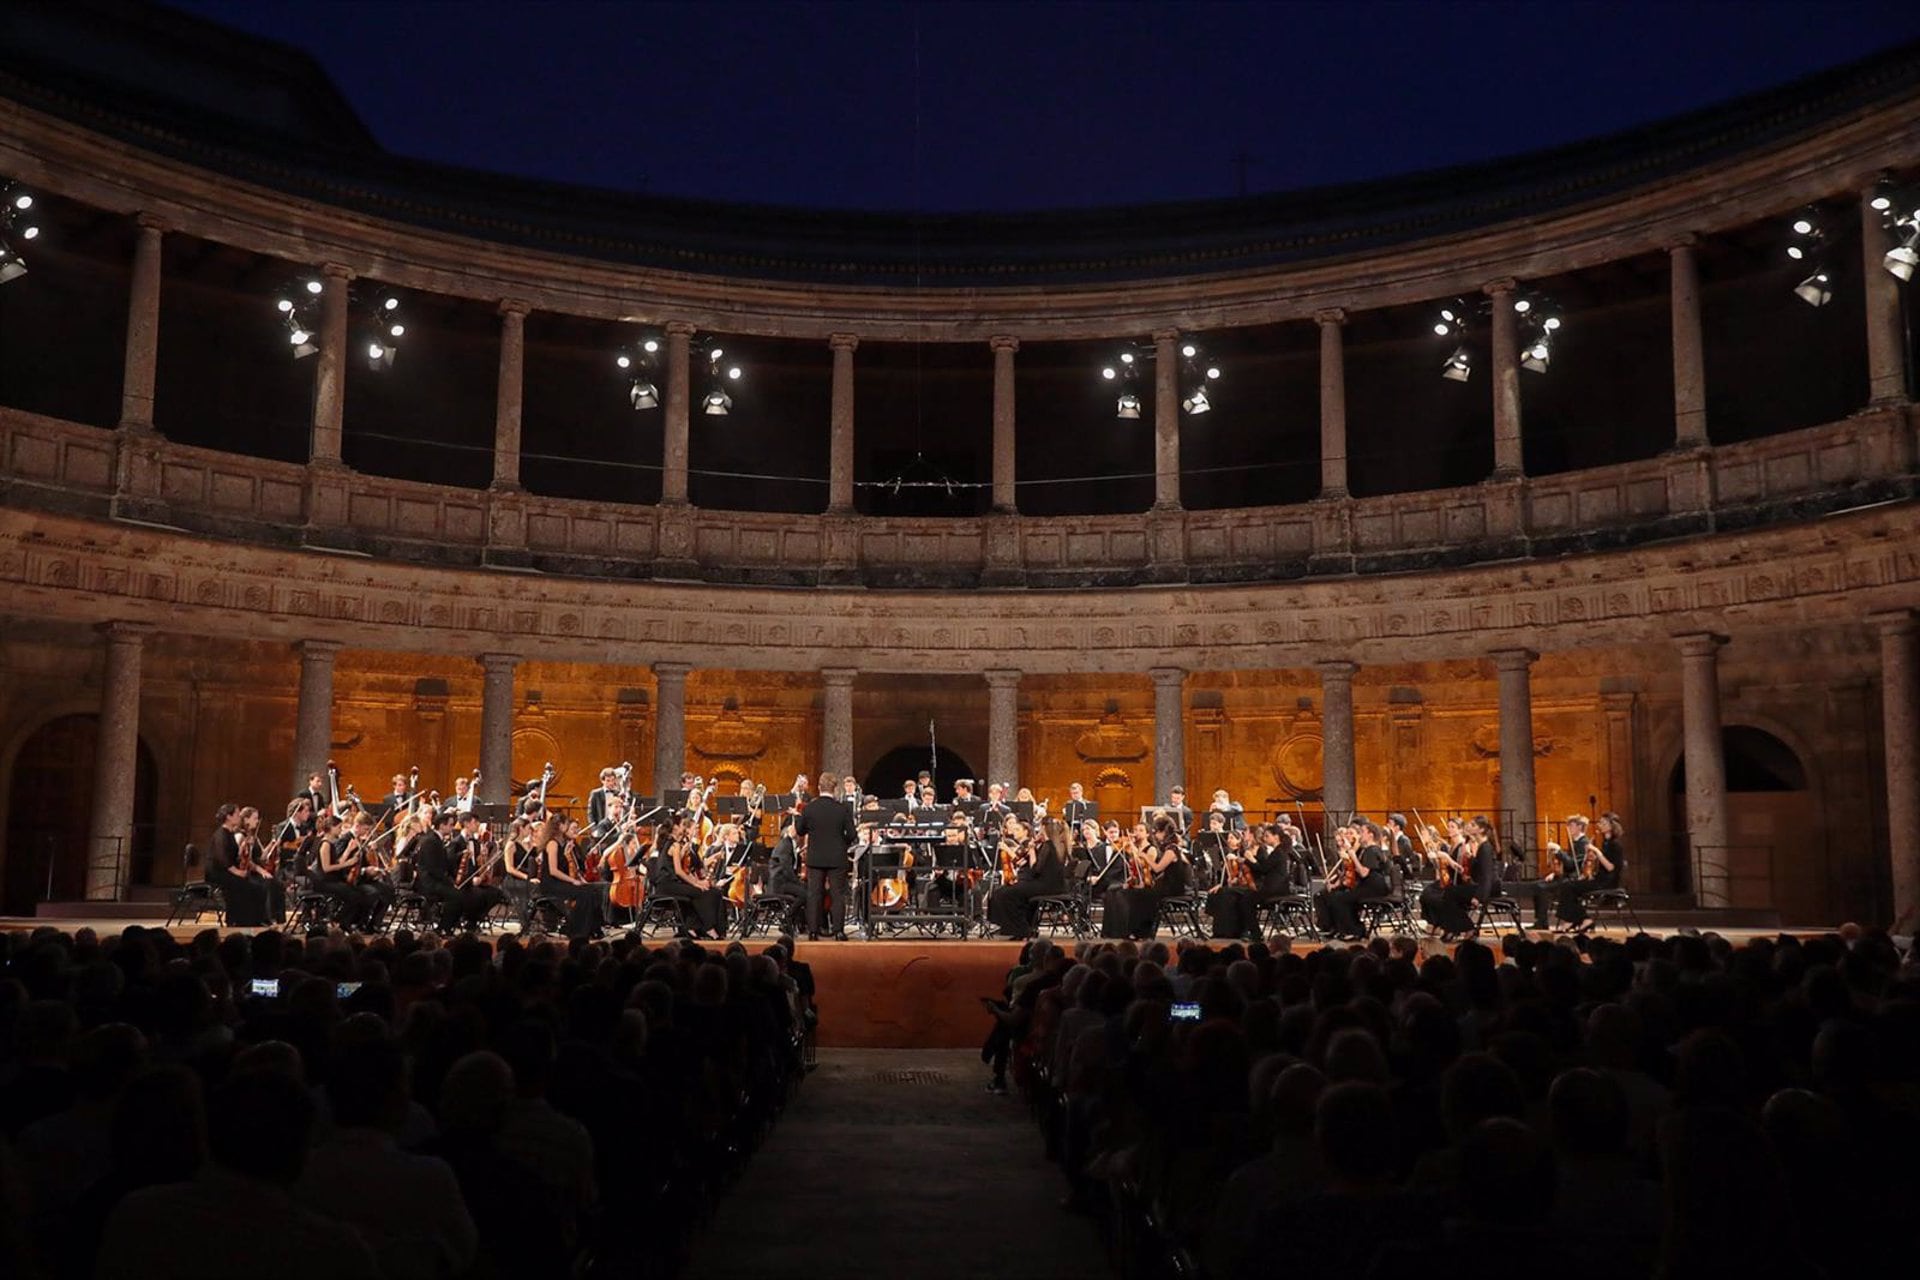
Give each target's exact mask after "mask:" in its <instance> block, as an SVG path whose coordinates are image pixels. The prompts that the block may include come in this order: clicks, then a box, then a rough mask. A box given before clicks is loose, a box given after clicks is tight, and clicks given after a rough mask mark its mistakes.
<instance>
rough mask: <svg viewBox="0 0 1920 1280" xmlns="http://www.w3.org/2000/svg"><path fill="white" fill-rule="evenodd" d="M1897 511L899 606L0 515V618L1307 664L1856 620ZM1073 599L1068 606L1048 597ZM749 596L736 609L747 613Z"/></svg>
mask: <svg viewBox="0 0 1920 1280" xmlns="http://www.w3.org/2000/svg"><path fill="white" fill-rule="evenodd" d="M1912 520H1913V510H1912V508H1911V506H1908V505H1902V506H1895V507H1883V508H1877V509H1872V510H1866V511H1860V512H1856V513H1853V514H1849V515H1842V516H1834V517H1830V518H1828V519H1825V520H1821V521H1817V522H1812V523H1808V524H1804V525H1799V526H1795V527H1791V528H1783V529H1774V530H1769V531H1765V532H1760V533H1752V534H1723V535H1718V536H1714V537H1707V538H1698V539H1689V540H1682V541H1675V542H1671V543H1663V544H1659V545H1657V546H1652V547H1646V548H1641V549H1637V550H1633V551H1627V552H1611V553H1597V554H1589V555H1583V556H1570V557H1566V558H1564V559H1560V560H1556V561H1552V562H1547V563H1531V564H1523V565H1499V566H1490V567H1485V568H1476V569H1465V570H1458V571H1452V572H1434V573H1428V574H1423V575H1420V576H1418V577H1413V578H1408V577H1403V576H1380V577H1375V578H1364V579H1342V580H1334V581H1325V582H1306V583H1289V584H1274V585H1268V586H1255V587H1246V586H1221V587H1208V588H1140V589H1136V590H1132V591H1128V592H1124V593H1117V594H1103V593H1085V592H1083V593H1076V594H1074V595H1072V596H1071V597H1063V596H1062V595H1061V594H1060V593H1055V592H1042V591H1014V592H994V591H979V592H972V593H966V592H955V593H945V594H931V593H922V594H905V593H896V592H882V591H869V590H831V589H814V590H807V591H782V590H777V589H754V588H747V589H746V590H747V591H748V592H749V593H750V594H749V596H748V597H743V596H742V594H741V592H742V588H740V587H737V586H735V587H708V586H698V585H691V586H688V585H670V584H633V583H614V582H604V581H592V580H564V579H554V578H549V577H545V576H540V575H533V576H528V575H520V574H501V573H493V572H489V571H487V570H448V569H444V568H438V567H428V566H412V565H400V564H392V563H381V562H376V561H367V560H360V559H353V558H342V557H337V556H329V555H324V554H317V553H313V552H303V551H289V550H280V549H274V548H266V547H249V546H236V545H231V544H225V543H217V542H211V541H208V540H205V539H201V538H197V537H193V536H189V535H184V534H179V533H172V532H168V531H166V530H161V529H154V528H148V527H141V526H129V525H116V524H108V523H104V522H99V521H93V520H88V519H84V518H79V517H68V516H56V515H42V514H36V513H29V512H24V511H17V510H0V588H4V590H5V592H6V598H7V605H6V608H7V609H8V610H9V611H11V612H16V613H30V614H32V615H33V616H35V617H40V618H45V619H50V620H60V621H67V622H72V623H76V624H97V623H101V622H107V621H123V622H132V623H141V624H146V625H150V626H152V627H155V628H157V629H161V630H165V631H169V632H176V633H189V634H199V635H208V636H218V637H223V638H229V639H232V638H247V639H255V640H279V641H285V642H289V643H291V642H294V641H298V640H305V639H323V640H332V641H336V642H338V643H340V644H342V645H345V646H347V647H351V648H361V649H391V650H403V651H412V652H431V653H468V654H472V655H480V654H483V653H512V654H516V655H518V656H520V657H522V658H525V659H536V660H538V659H548V660H555V661H571V660H578V661H604V662H621V663H636V662H642V661H651V662H653V663H654V664H655V669H656V671H659V672H661V673H662V674H670V673H671V672H673V671H674V670H676V669H678V668H679V667H680V666H681V665H683V664H684V665H686V666H690V667H701V668H713V667H725V668H744V669H772V670H815V669H818V668H821V667H857V668H858V669H860V670H861V671H863V672H915V673H924V672H928V671H954V672H960V671H977V670H981V669H983V668H991V669H1006V668H1011V669H1017V670H1020V671H1024V672H1031V673H1036V674H1038V673H1052V672H1076V671H1087V672H1121V671H1125V672H1140V671H1144V670H1148V669H1150V668H1154V667H1181V668H1185V669H1187V670H1235V669H1271V668H1280V667H1305V666H1308V665H1311V664H1313V663H1315V662H1316V661H1320V660H1323V659H1325V658H1326V657H1327V655H1328V654H1329V653H1338V654H1340V655H1342V656H1341V658H1340V661H1342V662H1345V661H1353V662H1363V663H1377V662H1394V661H1408V660H1438V659H1449V658H1481V657H1485V656H1486V655H1488V654H1490V653H1492V652H1494V651H1496V650H1500V649H1512V648H1522V647H1524V648H1530V649H1534V650H1539V651H1551V650H1556V649H1572V648H1586V647H1606V646H1615V645H1622V644H1647V643H1658V644H1662V645H1667V644H1671V643H1673V637H1676V636H1683V635H1690V634H1700V633H1708V634H1731V635H1734V636H1736V638H1737V637H1738V636H1739V635H1741V634H1752V633H1755V632H1764V631H1766V630H1768V629H1770V628H1781V629H1792V628H1801V627H1808V626H1814V627H1818V626H1822V625H1849V626H1853V625H1865V621H1866V619H1867V617H1868V616H1869V615H1870V614H1875V613H1886V612H1891V611H1896V610H1906V609H1912V608H1915V607H1916V606H1920V549H1916V547H1915V545H1914V544H1913V542H1912V539H1911V537H1910V534H1911V531H1912ZM1063 598H1070V599H1071V601H1072V608H1071V609H1063V608H1062V600H1063ZM743 600H745V601H748V602H750V604H751V608H750V609H744V608H743V607H742V605H743Z"/></svg>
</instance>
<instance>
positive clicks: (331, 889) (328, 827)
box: [312, 812, 381, 929]
mask: <svg viewBox="0 0 1920 1280" xmlns="http://www.w3.org/2000/svg"><path fill="white" fill-rule="evenodd" d="M372 839H373V819H372V818H371V817H370V816H368V815H367V814H366V813H365V812H360V813H356V814H354V815H353V818H352V819H351V820H350V821H346V822H335V821H333V820H332V819H326V820H323V825H322V834H321V837H320V865H319V872H318V874H316V875H315V876H314V877H313V881H312V883H313V888H314V891H315V892H317V893H324V894H326V895H327V896H328V897H329V898H332V899H333V900H334V902H335V903H336V904H337V906H336V912H337V915H338V918H339V921H340V925H341V927H342V928H345V929H365V928H367V927H368V926H369V925H370V924H371V923H372V922H373V918H374V915H375V913H377V912H378V911H379V910H380V905H381V901H380V895H379V893H378V892H377V891H376V890H375V889H374V887H373V886H372V885H371V884H369V883H366V882H364V881H363V882H360V883H350V882H349V878H350V877H352V876H353V874H354V872H355V871H356V870H358V869H359V868H360V867H361V866H362V865H363V863H364V861H365V858H366V846H367V842H368V841H370V840H372Z"/></svg>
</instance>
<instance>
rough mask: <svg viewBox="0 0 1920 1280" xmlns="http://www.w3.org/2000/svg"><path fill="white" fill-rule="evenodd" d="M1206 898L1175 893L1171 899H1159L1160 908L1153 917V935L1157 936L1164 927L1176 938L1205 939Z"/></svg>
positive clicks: (1201, 895)
mask: <svg viewBox="0 0 1920 1280" xmlns="http://www.w3.org/2000/svg"><path fill="white" fill-rule="evenodd" d="M1206 905H1207V898H1206V895H1205V894H1202V893H1176V894H1175V895H1173V896H1172V897H1171V898H1162V899H1160V906H1159V909H1158V911H1157V912H1156V913H1155V915H1154V920H1153V925H1154V933H1155V934H1158V933H1159V931H1160V926H1161V925H1163V924H1164V925H1166V926H1167V929H1168V931H1169V932H1170V933H1172V934H1173V936H1174V937H1176V938H1205V937H1206V936H1207V923H1206V910H1205V908H1206Z"/></svg>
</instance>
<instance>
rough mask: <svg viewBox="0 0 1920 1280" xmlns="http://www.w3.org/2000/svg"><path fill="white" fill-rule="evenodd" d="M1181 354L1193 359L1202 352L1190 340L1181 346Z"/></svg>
mask: <svg viewBox="0 0 1920 1280" xmlns="http://www.w3.org/2000/svg"><path fill="white" fill-rule="evenodd" d="M1180 354H1181V355H1183V356H1185V357H1186V358H1187V359H1189V360H1191V359H1193V358H1194V357H1195V356H1197V355H1199V354H1200V350H1199V348H1198V347H1195V346H1194V345H1193V344H1192V343H1191V342H1188V343H1185V344H1183V345H1182V346H1181V348H1180Z"/></svg>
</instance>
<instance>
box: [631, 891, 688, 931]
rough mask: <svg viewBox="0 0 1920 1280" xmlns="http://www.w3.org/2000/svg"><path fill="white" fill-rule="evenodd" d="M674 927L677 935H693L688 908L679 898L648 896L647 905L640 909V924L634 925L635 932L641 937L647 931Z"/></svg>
mask: <svg viewBox="0 0 1920 1280" xmlns="http://www.w3.org/2000/svg"><path fill="white" fill-rule="evenodd" d="M662 925H672V926H673V931H674V933H675V934H686V933H691V932H692V931H693V930H692V926H691V924H690V922H689V921H688V920H687V910H686V906H685V905H684V903H683V902H682V900H681V899H679V898H669V897H666V896H664V895H658V896H656V895H653V894H649V895H647V900H646V903H645V904H644V905H643V906H642V907H641V908H640V922H639V923H638V924H636V925H634V926H633V927H634V931H635V932H636V933H638V934H639V935H640V936H641V937H643V938H644V937H645V936H646V935H647V930H648V929H652V928H659V927H660V926H662Z"/></svg>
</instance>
